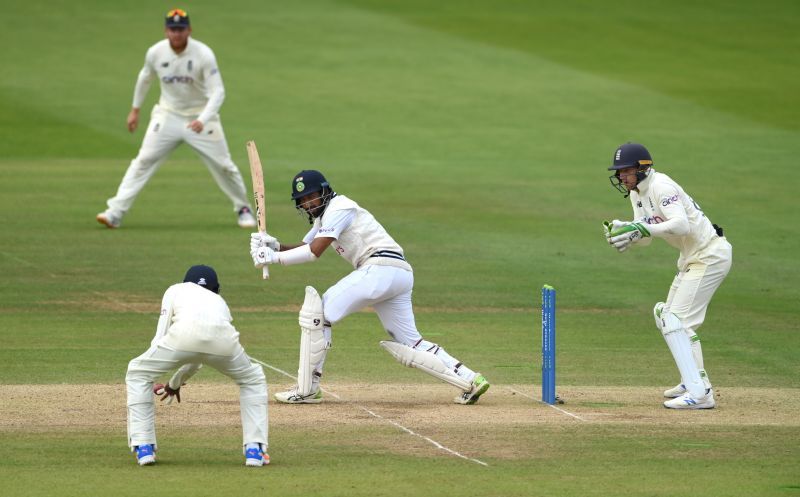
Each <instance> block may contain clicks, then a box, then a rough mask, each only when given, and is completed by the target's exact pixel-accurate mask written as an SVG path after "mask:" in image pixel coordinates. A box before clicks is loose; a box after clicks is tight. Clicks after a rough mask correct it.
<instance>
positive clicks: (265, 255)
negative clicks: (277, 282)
mask: <svg viewBox="0 0 800 497" xmlns="http://www.w3.org/2000/svg"><path fill="white" fill-rule="evenodd" d="M250 255H252V256H253V264H254V265H255V266H256V267H264V266H266V265H267V264H276V263H277V262H279V261H278V254H277V253H276V252H275V251H274V250H272V249H271V248H269V247H258V248H257V249H256V251H255V252H253V253H251V254H250Z"/></svg>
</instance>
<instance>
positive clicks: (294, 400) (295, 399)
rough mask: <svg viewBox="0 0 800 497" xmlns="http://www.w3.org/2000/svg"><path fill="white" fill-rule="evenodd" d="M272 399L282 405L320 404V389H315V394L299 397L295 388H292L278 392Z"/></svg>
mask: <svg viewBox="0 0 800 497" xmlns="http://www.w3.org/2000/svg"><path fill="white" fill-rule="evenodd" d="M274 397H275V400H277V401H278V402H283V403H284V404H319V403H320V402H322V389H317V391H316V392H311V393H310V394H308V395H300V394H299V393H297V387H294V388H292V389H291V390H286V391H285V392H278V393H276V394H275V395H274Z"/></svg>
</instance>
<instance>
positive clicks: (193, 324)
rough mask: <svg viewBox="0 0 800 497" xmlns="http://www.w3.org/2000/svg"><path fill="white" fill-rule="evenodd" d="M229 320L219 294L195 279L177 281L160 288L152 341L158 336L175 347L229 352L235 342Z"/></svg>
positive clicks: (237, 341) (219, 352) (236, 342)
mask: <svg viewBox="0 0 800 497" xmlns="http://www.w3.org/2000/svg"><path fill="white" fill-rule="evenodd" d="M232 321H233V318H232V317H231V311H230V309H228V304H226V303H225V300H224V299H223V298H222V297H220V296H219V295H217V294H216V293H214V292H212V291H210V290H206V289H205V288H203V287H202V286H200V285H198V284H195V283H191V282H187V283H177V284H175V285H172V286H171V287H169V288H167V291H166V292H164V298H163V300H162V303H161V317H160V318H159V320H158V328H157V330H156V337H155V338H154V339H153V345H155V344H156V342H157V341H158V340H159V339H161V340H163V343H164V344H165V345H167V346H169V347H172V348H174V349H178V350H185V351H189V352H202V353H206V354H217V355H231V354H232V353H233V352H234V351H235V350H237V346H238V344H239V332H238V331H236V328H234V327H233V324H231V322H232Z"/></svg>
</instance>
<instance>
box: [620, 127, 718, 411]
mask: <svg viewBox="0 0 800 497" xmlns="http://www.w3.org/2000/svg"><path fill="white" fill-rule="evenodd" d="M608 169H609V170H611V171H614V174H613V175H611V176H610V179H611V184H612V185H614V187H615V188H616V189H617V190H619V191H620V192H621V193H624V194H625V196H626V197H630V199H631V204H632V205H633V221H630V222H623V221H619V220H617V219H615V220H614V221H611V222H605V223H604V228H605V236H606V239H607V240H608V243H609V244H611V246H613V247H614V248H616V249H617V250H618V251H619V252H624V251H625V250H627V249H628V248H629V247H631V246H644V245H648V244H649V243H650V242H651V241H652V240H653V238H663V239H664V241H666V242H667V243H669V244H670V245H672V246H673V247H675V248H677V249H678V250H679V251H680V257H679V258H678V274H677V275H676V276H675V279H673V280H672V286H671V287H670V289H669V293H668V295H667V301H666V302H658V303H657V304H656V305H655V307H654V309H653V314H654V317H655V321H656V327H657V328H658V329H659V331H661V333H662V334H663V335H664V340H666V342H667V346H668V347H669V350H670V352H672V357H673V358H674V359H675V363H676V364H677V366H678V371H679V372H680V374H681V381H680V383H679V384H678V385H677V386H675V387H674V388H670V389H668V390H666V391H664V397H667V398H671V399H672V400H668V401H666V402H664V406H665V407H668V408H671V409H711V408H713V407H714V406H715V405H716V402H715V400H714V390H713V389H712V388H711V381H710V380H709V378H708V374H707V373H706V369H705V366H704V364H703V351H702V348H701V347H700V337H699V336H698V335H697V329H698V328H699V327H700V325H701V324H703V320H704V319H705V316H706V310H707V309H708V304H709V302H711V297H712V296H713V295H714V292H715V291H716V290H717V288H719V286H720V284H721V283H722V280H724V279H725V276H727V275H728V271H730V268H731V260H732V248H731V244H730V243H728V240H727V239H726V238H725V237H724V236H723V234H722V228H720V227H719V226H717V225H715V224H712V223H711V221H709V220H708V218H707V217H706V216H705V214H704V213H703V211H702V210H701V209H700V206H699V205H697V202H695V201H694V200H693V199H692V197H690V196H689V195H688V194H687V193H686V192H685V191H684V190H683V188H681V186H680V185H678V184H677V183H676V182H675V181H673V180H672V179H671V178H670V177H669V176H667V175H666V174H663V173H659V172H657V171H656V170H655V169H653V159H652V157H651V156H650V152H648V151H647V149H646V148H645V147H644V146H642V145H640V144H638V143H626V144H624V145H621V146H620V147H619V148H617V150H616V152H615V153H614V161H613V164H612V165H611V167H609V168H608Z"/></svg>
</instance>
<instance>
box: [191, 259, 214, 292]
mask: <svg viewBox="0 0 800 497" xmlns="http://www.w3.org/2000/svg"><path fill="white" fill-rule="evenodd" d="M183 282H184V283H187V282H191V283H195V284H197V285H200V286H202V287H203V288H205V289H206V290H211V291H212V292H214V293H219V281H218V280H217V272H216V271H214V268H213V267H211V266H203V265H198V266H192V267H190V268H189V270H188V271H186V276H184V277H183Z"/></svg>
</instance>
